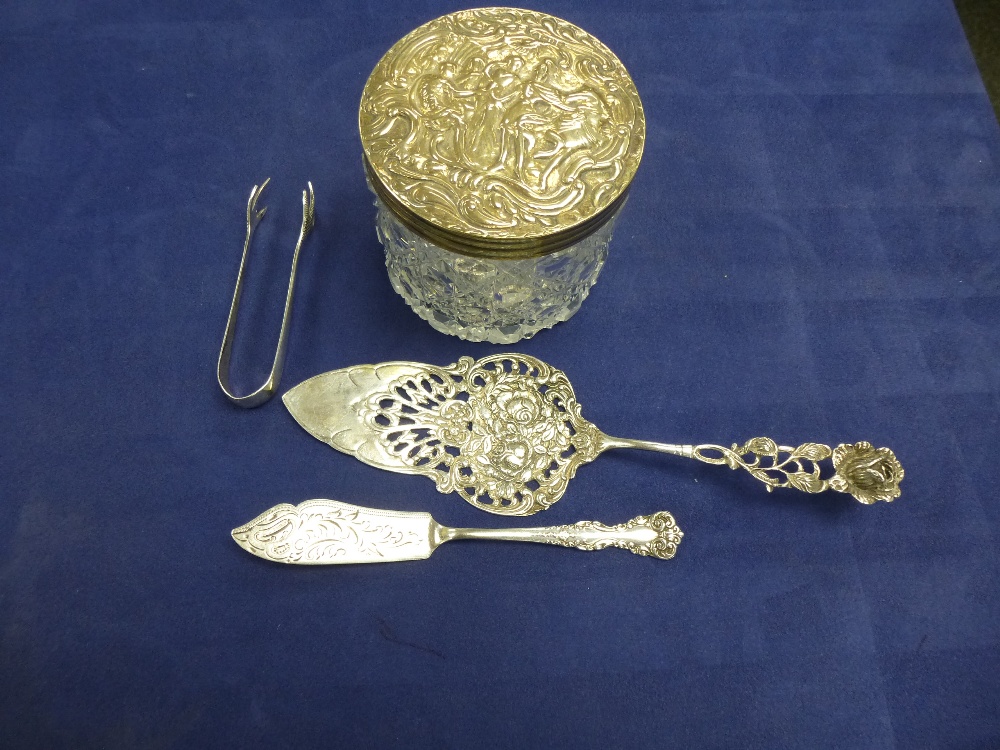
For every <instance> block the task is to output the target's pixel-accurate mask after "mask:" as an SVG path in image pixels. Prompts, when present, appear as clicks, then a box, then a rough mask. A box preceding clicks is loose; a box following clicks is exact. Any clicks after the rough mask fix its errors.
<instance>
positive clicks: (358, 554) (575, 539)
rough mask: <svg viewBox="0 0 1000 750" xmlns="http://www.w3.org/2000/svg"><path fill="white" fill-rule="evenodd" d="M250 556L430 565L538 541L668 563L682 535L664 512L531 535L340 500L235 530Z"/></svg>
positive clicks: (286, 508) (311, 503)
mask: <svg viewBox="0 0 1000 750" xmlns="http://www.w3.org/2000/svg"><path fill="white" fill-rule="evenodd" d="M232 536H233V539H234V540H235V541H236V543H237V544H238V545H240V546H241V547H242V548H243V549H245V550H246V551H247V552H249V553H251V554H253V555H257V557H262V558H264V559H265V560H272V561H274V562H281V563H291V564H293V565H346V564H348V563H374V562H399V561H403V560H425V559H426V558H428V557H430V556H431V554H432V553H433V552H434V550H435V549H437V548H438V547H439V546H440V545H442V544H444V543H445V542H450V541H453V540H457V539H492V540H497V541H508V542H537V543H540V544H556V545H559V546H562V547H576V548H577V549H581V550H598V549H604V548H605V547H620V548H622V549H627V550H629V551H630V552H634V553H635V554H637V555H642V556H647V555H648V556H651V557H657V558H659V559H661V560H669V559H670V558H672V557H673V556H674V554H675V553H676V552H677V545H679V544H680V542H681V538H682V537H683V536H684V535H683V533H682V532H681V530H680V529H679V528H678V527H677V523H676V522H675V521H674V517H673V516H672V515H670V514H669V513H667V512H666V511H660V512H658V513H654V514H652V515H649V516H638V517H636V518H633V519H632V520H631V521H628V522H626V523H622V524H618V525H617V526H605V525H604V524H602V523H598V522H596V521H580V522H579V523H575V524H569V525H566V526H545V527H539V528H527V529H510V528H508V529H453V528H450V527H448V526H442V525H441V524H439V523H437V522H436V521H435V520H434V519H433V518H432V517H431V515H430V514H429V513H412V512H408V511H391V510H376V509H374V508H362V507H359V506H357V505H350V504H349V503H342V502H340V501H338V500H307V501H306V502H304V503H299V504H298V505H290V504H288V503H283V504H281V505H276V506H274V507H273V508H271V509H270V510H268V511H265V512H264V513H261V514H260V515H259V516H257V517H256V518H255V519H253V520H252V521H250V522H249V523H247V524H244V525H243V526H240V527H239V528H236V529H233V531H232Z"/></svg>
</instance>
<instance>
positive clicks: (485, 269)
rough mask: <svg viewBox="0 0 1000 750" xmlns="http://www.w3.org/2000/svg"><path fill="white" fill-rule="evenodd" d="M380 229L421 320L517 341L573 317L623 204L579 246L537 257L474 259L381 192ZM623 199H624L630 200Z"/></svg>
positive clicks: (475, 337)
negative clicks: (400, 211)
mask: <svg viewBox="0 0 1000 750" xmlns="http://www.w3.org/2000/svg"><path fill="white" fill-rule="evenodd" d="M375 205H376V207H377V208H378V218H377V220H376V230H377V233H378V238H379V240H380V241H381V242H382V245H383V247H384V248H385V265H386V268H387V269H388V270H389V280H390V281H391V282H392V286H393V288H394V289H395V290H396V291H397V292H398V293H399V294H400V296H402V298H403V299H405V300H406V302H407V304H408V305H409V306H410V307H412V308H413V310H414V312H416V313H417V315H419V316H420V317H421V318H423V319H424V320H426V321H427V322H428V323H430V324H431V326H433V327H434V328H436V329H437V330H439V331H441V332H442V333H448V334H451V335H453V336H458V337H459V338H462V339H465V340H467V341H489V342H491V343H493V344H512V343H514V342H515V341H520V340H521V339H526V338H530V337H531V336H533V335H535V334H536V333H538V331H540V330H542V329H543V328H551V327H552V326H554V325H555V324H556V323H559V322H561V321H564V320H568V319H569V318H570V317H572V315H573V314H574V313H575V312H576V311H577V310H579V309H580V305H581V304H582V303H583V300H585V299H586V298H587V294H588V293H589V292H590V288H591V287H592V286H593V285H594V282H596V281H597V275H598V274H599V273H600V271H601V268H602V267H603V266H604V261H605V260H607V257H608V244H609V243H610V242H611V234H612V232H613V230H614V224H615V220H616V219H617V218H618V213H619V212H620V211H621V207H619V208H618V209H617V210H616V211H615V215H614V216H612V217H611V218H610V219H609V220H608V221H607V222H606V223H605V224H604V225H603V226H601V227H600V228H599V229H598V230H597V231H595V232H594V233H593V234H591V235H589V236H587V237H585V238H584V239H582V240H580V241H579V242H577V243H576V244H574V245H570V246H569V247H566V248H564V249H562V250H558V251H556V252H554V253H549V254H548V255H541V256H538V257H534V258H518V259H509V260H508V259H499V258H473V257H469V256H466V255H462V254H461V253H456V252H453V251H451V250H447V249H445V248H442V247H439V246H438V245H435V244H433V243H431V242H429V241H427V240H425V239H424V238H423V237H421V236H420V235H419V234H417V233H416V232H414V231H413V230H411V229H410V228H409V227H407V226H406V225H404V224H403V223H402V222H400V220H399V219H398V218H397V217H396V215H395V214H394V213H393V212H392V211H391V210H390V209H388V208H387V207H386V206H385V204H383V203H382V201H381V200H379V199H378V198H377V197H376V199H375ZM623 205H624V204H623Z"/></svg>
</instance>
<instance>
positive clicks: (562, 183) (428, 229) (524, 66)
mask: <svg viewBox="0 0 1000 750" xmlns="http://www.w3.org/2000/svg"><path fill="white" fill-rule="evenodd" d="M358 119H359V126H360V130H361V144H362V147H363V149H364V154H365V168H366V170H367V172H368V178H369V181H370V183H371V185H372V187H373V189H374V190H375V192H376V193H377V194H378V195H379V197H380V198H381V199H382V201H383V202H384V203H385V204H386V205H387V206H388V207H389V208H390V209H391V210H392V211H393V212H394V213H396V214H397V215H398V216H399V217H400V218H401V219H402V220H403V221H404V222H405V223H407V224H408V225H410V226H411V227H412V228H413V229H415V230H416V231H417V232H419V233H420V234H422V235H424V236H425V237H427V238H428V239H429V240H431V241H432V242H435V243H436V244H439V245H441V246H443V247H447V248H449V249H452V250H457V251H459V252H463V253H466V254H469V255H477V256H488V257H497V256H499V257H518V256H526V255H541V254H544V253H548V252H552V251H554V250H558V249H560V248H563V247H566V246H568V245H571V244H573V243H574V242H577V241H578V240H580V239H582V238H583V237H585V236H586V235H588V234H590V233H591V232H593V231H594V230H595V229H597V228H598V227H600V226H601V225H602V224H603V223H604V222H605V221H607V219H608V218H610V217H611V216H612V215H613V214H614V212H615V210H616V209H617V208H618V207H619V206H620V205H621V203H622V202H623V201H624V199H625V195H626V193H627V190H628V187H629V185H630V184H631V182H632V178H633V177H634V176H635V173H636V170H637V169H638V167H639V161H640V159H641V157H642V148H643V142H644V140H645V131H646V128H645V117H644V115H643V110H642V102H641V101H640V99H639V94H638V92H637V91H636V89H635V85H634V84H633V82H632V79H631V77H630V76H629V74H628V71H626V70H625V66H624V65H622V63H621V61H619V60H618V58H617V57H615V55H614V53H613V52H611V50H609V49H608V48H607V47H606V46H604V45H603V44H602V43H601V42H600V41H598V40H597V39H596V38H595V37H593V36H591V35H590V34H588V33H587V32H585V31H583V30H582V29H580V28H578V27H577V26H574V25H573V24H571V23H569V22H567V21H563V20H561V19H559V18H556V17H554V16H550V15H547V14H544V13H538V12H535V11H530V10H520V9H516V8H480V9H476V10H466V11H459V12H457V13H450V14H448V15H446V16H442V17H440V18H437V19H435V20H433V21H430V22H429V23H426V24H424V25H423V26H420V27H419V28H417V29H415V30H414V31H412V32H411V33H409V34H408V35H406V36H405V37H403V39H401V40H400V41H399V42H397V43H396V44H395V45H393V47H392V48H391V49H390V50H389V51H388V52H387V53H386V54H385V56H384V57H383V58H382V59H381V60H380V61H379V63H378V64H377V65H376V66H375V69H374V70H373V71H372V74H371V76H370V77H369V79H368V82H367V83H366V84H365V88H364V92H363V94H362V96H361V107H360V111H359V118H358Z"/></svg>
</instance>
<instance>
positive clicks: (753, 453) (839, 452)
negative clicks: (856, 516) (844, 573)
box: [692, 437, 904, 505]
mask: <svg viewBox="0 0 1000 750" xmlns="http://www.w3.org/2000/svg"><path fill="white" fill-rule="evenodd" d="M692 456H693V457H694V458H697V459H698V460H699V461H703V462H704V463H707V464H714V465H723V464H724V465H726V466H728V467H729V468H730V469H745V470H746V471H747V472H749V473H750V475H751V476H753V477H754V478H756V479H758V480H760V481H761V482H763V483H764V485H765V486H766V487H767V491H768V492H770V491H771V490H773V489H774V488H775V487H793V488H794V489H797V490H801V491H802V492H808V493H817V492H823V491H825V490H828V489H832V490H835V491H837V492H845V493H848V494H850V495H851V496H852V497H854V499H856V500H857V501H858V502H861V503H864V504H865V505H871V504H872V503H875V502H877V501H879V500H884V501H886V502H891V501H892V500H894V499H896V498H897V497H899V495H900V490H899V483H900V482H901V481H902V480H903V475H904V472H903V467H902V465H901V464H900V463H899V461H898V460H897V459H896V456H895V454H894V453H893V452H892V451H891V450H890V449H888V448H875V447H873V446H872V445H871V443H867V442H858V443H854V444H853V445H851V444H841V445H838V446H837V448H836V449H831V448H830V446H828V445H822V444H821V443H803V444H802V445H800V446H798V447H797V448H792V447H790V446H786V445H778V444H777V443H775V442H774V441H773V440H771V439H770V438H766V437H757V438H753V439H751V440H748V441H747V442H745V443H743V444H742V445H739V444H737V443H733V444H732V446H731V447H729V448H725V447H723V446H721V445H697V446H694V450H693V452H692ZM828 458H830V459H832V464H833V469H834V473H833V476H831V477H828V478H825V479H824V478H823V477H822V476H821V472H822V465H821V462H822V461H825V460H826V459H828Z"/></svg>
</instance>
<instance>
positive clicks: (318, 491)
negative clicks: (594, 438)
mask: <svg viewBox="0 0 1000 750" xmlns="http://www.w3.org/2000/svg"><path fill="white" fill-rule="evenodd" d="M144 5H145V7H142V8H140V7H135V6H134V4H128V3H113V2H89V3H83V2H78V1H76V0H66V1H65V2H47V3H44V2H43V3H39V2H29V1H27V0H16V1H14V2H6V3H4V4H3V6H2V7H0V61H2V64H0V232H2V234H0V281H2V284H3V286H2V294H0V323H2V325H0V361H2V365H3V373H4V385H3V388H2V390H0V414H2V415H3V418H4V419H3V430H2V431H0V493H2V496H0V746H2V747H9V748H15V747H17V748H20V747H44V748H58V747H74V748H82V747H101V748H131V747H157V748H172V747H178V748H179V747H231V746H237V745H250V746H262V745H264V744H268V745H271V746H275V747H292V746H301V747H311V746H325V747H331V746H332V747H359V748H360V747H380V748H381V747H393V746H407V747H420V746H427V747H527V746H539V747H541V746H545V747H567V748H568V747H598V746H604V747H608V746H612V747H613V746H619V747H621V746H626V745H630V744H631V745H638V746H644V747H671V746H674V745H678V746H680V745H684V746H693V747H789V748H802V747H837V748H890V747H900V748H904V747H905V748H910V747H920V748H927V747H934V748H937V747H962V748H974V747H984V748H995V747H1000V557H998V549H997V541H998V536H1000V501H998V500H997V491H996V487H997V484H998V481H1000V475H998V471H997V445H998V437H1000V430H998V420H1000V253H998V250H1000V128H998V125H997V122H996V121H995V119H994V118H993V114H992V112H991V110H990V105H989V102H988V100H987V98H986V95H985V93H984V91H983V88H982V85H981V82H980V79H979V77H978V74H977V71H976V69H975V66H974V63H973V60H972V57H971V54H970V52H969V49H968V47H967V45H966V42H965V40H964V37H963V35H962V31H961V28H960V25H959V22H958V19H957V17H956V15H955V12H954V9H953V7H952V5H951V3H950V2H948V0H884V1H883V2H881V3H871V2H868V1H867V0H828V2H823V3H813V2H807V1H806V0H801V1H800V2H793V1H792V0H769V1H768V0H757V1H755V2H748V1H747V0H716V1H714V2H709V1H708V0H682V1H678V2H669V3H659V2H651V1H644V0H631V1H627V2H619V3H615V2H600V1H598V0H594V1H589V0H588V1H584V0H581V1H580V2H568V1H553V2H547V3H545V2H542V3H529V4H528V7H532V8H536V9H538V10H543V11H546V12H550V13H553V14H555V15H558V16H560V17H563V18H566V19H567V20H570V21H572V22H574V23H576V24H578V25H580V26H582V27H583V28H585V29H587V30H588V31H590V32H591V33H593V34H595V35H596V36H598V37H599V38H600V39H601V40H602V41H604V42H605V43H606V44H608V46H610V47H611V48H612V49H613V50H615V52H616V53H617V54H618V56H619V57H620V58H621V59H622V61H623V62H624V63H625V65H626V66H627V67H628V69H629V70H630V72H631V73H632V75H633V78H634V79H635V82H636V85H637V87H638V89H639V92H640V94H641V96H642V98H643V101H644V104H645V109H646V116H647V120H648V130H649V132H648V140H647V144H646V153H645V157H644V160H643V164H642V166H641V168H640V171H639V174H638V176H637V178H636V181H635V183H634V187H633V190H632V193H631V198H630V202H629V205H628V206H627V207H626V209H625V211H624V213H623V215H622V218H621V220H620V223H619V225H618V229H617V233H616V238H615V242H614V243H613V246H612V252H611V257H610V260H609V262H608V264H607V266H606V268H605V270H604V272H603V275H602V277H601V279H600V281H599V283H598V284H597V286H596V287H595V289H594V291H593V293H592V295H591V297H590V299H588V301H587V302H586V303H585V304H584V305H583V308H582V309H581V311H580V312H579V314H577V315H576V317H574V318H573V319H572V320H570V321H568V322H567V323H564V324H560V325H559V326H557V327H556V328H554V329H553V330H551V331H545V332H542V333H540V334H539V335H538V336H536V337H535V338H534V339H533V340H531V341H527V342H523V343H522V344H520V345H517V346H513V347H502V348H501V347H493V346H490V345H485V344H469V343H465V342H462V341H459V340H458V339H454V338H450V337H446V336H443V335H441V334H439V333H436V332H435V331H433V330H431V329H430V328H429V327H428V326H427V325H426V324H425V323H424V322H423V321H421V320H420V319H418V318H417V316H416V315H414V314H413V313H412V312H411V311H410V310H409V309H408V308H407V307H406V305H405V304H404V303H403V301H402V300H401V299H400V298H399V297H397V296H396V295H395V294H394V293H393V291H392V289H391V287H390V285H389V282H388V279H387V277H386V274H385V269H384V266H383V259H382V256H381V249H380V246H379V245H378V242H377V240H376V237H375V233H374V209H373V208H372V206H371V198H370V196H369V194H368V193H367V190H366V188H365V184H364V176H363V173H362V169H361V151H360V143H359V139H358V136H357V133H356V113H357V105H358V101H359V98H360V94H361V89H362V86H363V85H364V82H365V79H366V78H367V75H368V73H369V72H370V71H371V69H372V67H373V66H374V64H375V62H376V61H377V60H378V59H379V57H380V56H381V55H382V54H383V53H384V52H385V51H386V50H387V49H388V48H389V46H390V45H391V44H392V43H393V42H395V41H396V40H397V39H398V38H400V37H401V36H403V35H404V34H405V33H406V32H408V31H410V30H411V29H413V28H414V27H416V26H417V25H419V24H420V23H423V22H425V21H427V20H430V19H431V18H433V17H435V16H437V15H440V14H442V13H444V12H448V11H450V10H454V9H456V6H450V5H448V4H446V3H442V2H431V1H430V0H428V1H425V2H412V3H409V4H407V5H405V6H403V5H400V6H398V7H393V6H390V5H378V4H375V3H369V2H354V3H343V4H341V3H323V2H316V1H310V2H301V1H298V2H273V3H242V2H241V3H234V2H224V3H193V2H183V1H176V2H161V3H146V4H144ZM268 175H271V176H272V177H273V178H274V179H273V181H272V184H271V186H270V187H269V188H268V192H267V193H266V194H265V196H264V201H263V202H264V203H265V204H266V205H268V206H269V207H270V208H269V214H268V218H267V220H265V221H264V222H263V224H262V225H261V227H260V229H259V230H258V237H257V244H256V245H255V248H254V249H255V250H256V253H255V254H254V255H253V257H252V259H251V271H250V277H249V279H248V285H249V287H248V291H247V295H246V296H245V298H244V313H245V314H244V316H243V317H242V319H241V336H240V339H239V341H238V344H237V350H236V353H235V357H234V362H233V368H234V379H235V381H236V383H237V385H239V386H241V387H243V388H244V389H247V388H250V387H252V386H255V385H257V384H258V383H259V382H261V381H262V380H263V379H264V376H265V374H266V372H267V370H268V368H269V365H270V362H269V359H270V356H271V354H272V353H273V346H274V342H275V339H276V335H277V328H278V323H279V321H280V308H281V303H282V300H283V294H284V287H285V283H286V280H287V269H288V263H289V261H290V257H291V250H292V247H293V245H294V241H295V236H296V234H297V232H298V222H299V217H300V211H301V208H300V204H299V201H300V195H301V190H302V189H303V188H304V187H305V183H306V181H307V180H312V182H313V184H314V185H315V188H316V201H317V216H318V224H317V230H316V232H315V234H314V235H313V237H312V238H311V239H310V240H309V241H308V243H307V244H306V246H305V249H304V251H303V256H302V261H301V265H300V269H299V272H300V282H299V283H300V286H299V289H298V293H297V298H296V304H295V310H294V318H293V328H292V331H291V343H290V348H289V355H288V362H287V367H286V371H285V378H284V381H283V386H284V387H286V388H287V387H290V386H292V385H294V384H296V383H298V382H300V381H301V380H303V379H305V378H307V377H310V376H312V375H315V374H317V373H319V372H323V371H326V370H330V369H334V368H338V367H345V366H348V365H352V364H358V363H364V362H378V361H384V360H394V359H405V360H418V361H425V362H432V363H437V364H448V363H450V362H453V361H455V360H456V359H457V358H458V357H459V356H462V355H465V354H470V355H473V356H483V355H486V354H489V353H495V352H499V351H504V350H508V349H510V350H515V351H522V352H525V353H528V354H532V355H535V356H538V357H540V358H542V359H544V360H546V361H548V362H550V363H552V364H553V365H555V366H557V367H560V368H562V369H564V370H565V371H566V372H567V373H568V374H569V376H570V379H571V381H572V382H573V384H574V386H575V388H576V391H577V395H578V397H579V399H580V401H581V403H582V404H583V406H584V416H586V417H588V418H589V419H591V420H592V421H594V422H595V423H596V424H597V425H599V426H600V427H602V428H603V429H605V430H606V431H608V432H610V433H612V434H618V435H622V436H630V437H646V438H650V439H659V440H664V441H669V442H716V441H717V442H722V443H728V442H730V441H740V440H744V439H747V438H750V437H753V436H755V435H768V436H772V437H774V438H776V439H778V440H780V441H781V442H783V443H786V444H793V445H794V444H798V443H799V442H804V441H809V440H814V441H819V442H825V443H832V444H836V443H839V442H847V441H854V440H869V441H871V442H873V443H875V444H876V445H887V446H891V447H892V448H893V449H894V450H895V451H896V453H897V455H898V456H899V457H900V459H901V461H902V462H903V464H904V466H905V468H906V479H905V481H904V483H903V497H902V498H901V499H900V500H898V501H896V502H895V503H893V504H891V505H886V504H880V505H879V506H877V507H862V506H860V505H859V504H857V503H855V502H854V501H852V500H851V499H850V498H847V497H846V496H844V495H836V494H829V495H822V496H816V497H807V496H803V495H801V494H799V493H796V492H792V491H785V492H775V493H773V494H770V495H769V494H767V493H766V492H764V491H763V488H762V486H761V485H759V484H757V483H756V482H755V481H754V480H753V479H752V478H750V477H748V476H746V475H741V474H737V473H735V472H730V471H728V470H725V469H723V468H718V467H710V466H705V465H701V464H697V463H695V462H689V461H685V460H683V459H680V458H671V457H666V456H657V455H645V454H639V453H635V452H617V453H610V454H607V455H605V456H603V457H601V458H600V459H598V460H597V461H596V462H595V463H593V464H592V465H589V466H586V467H584V468H583V469H581V471H580V473H579V475H578V476H577V478H576V479H574V480H573V481H572V482H571V484H570V488H569V492H568V493H567V495H566V497H565V498H564V499H563V500H562V501H561V502H559V503H558V504H557V505H556V506H554V507H553V508H552V509H551V510H549V511H547V512H545V513H543V514H540V515H538V516H535V517H533V518H532V519H531V520H530V521H520V522H519V521H517V520H514V521H508V519H502V518H498V517H492V516H487V515H485V514H483V513H480V512H479V511H476V510H475V509H473V508H472V507H470V506H468V505H466V504H465V503H463V502H462V501H461V500H460V499H459V498H457V497H456V496H446V495H440V494H438V493H437V492H436V491H435V489H434V486H433V484H432V483H431V482H429V481H428V480H426V479H423V478H415V477H407V476H400V475H394V474H390V473H387V472H381V471H378V470H376V469H373V468H370V467H367V466H365V465H363V464H360V463H358V462H356V461H354V460H353V459H351V458H349V457H348V456H345V455H341V454H339V453H336V452H335V451H332V450H331V449H330V448H328V447H326V446H324V445H322V444H321V443H319V442H318V441H316V440H314V439H313V438H311V437H309V436H308V435H307V434H306V433H305V432H304V431H302V430H301V429H300V428H299V427H298V426H297V425H296V424H295V423H294V421H293V420H292V418H291V417H290V416H289V415H288V414H287V413H286V412H285V410H284V409H283V408H282V406H281V405H280V403H279V402H277V401H274V402H272V403H270V404H268V405H266V406H264V407H262V408H261V409H258V410H255V411H249V412H246V411H241V410H238V409H235V408H234V407H231V406H230V405H229V404H228V403H227V402H226V401H225V400H224V398H223V397H222V394H221V393H220V392H219V389H218V388H217V386H216V385H215V382H214V366H215V357H216V356H217V351H218V346H219V343H220V340H221V335H222V329H223V324H224V321H225V316H226V313H227V311H228V305H229V296H230V294H231V292H232V286H233V283H234V281H235V274H236V269H237V264H238V260H239V251H240V247H241V242H242V238H243V214H244V206H245V201H246V197H247V195H248V193H249V190H250V187H251V186H252V185H253V184H254V183H257V182H260V181H261V180H262V179H263V178H264V177H266V176H268ZM314 497H333V498H338V499H342V500H346V501H348V502H356V503H360V504H366V505H372V506H376V507H386V508H396V509H404V510H426V511H430V512H432V513H433V514H434V516H435V518H437V520H438V521H440V522H442V523H445V524H448V525H453V526H476V525H481V526H502V525H506V524H508V523H512V524H517V523H523V524H530V525H535V522H536V521H537V522H538V523H539V524H561V523H569V522H573V521H576V520H580V519H598V520H601V521H605V522H608V523H619V522H622V521H625V520H627V519H629V518H631V517H632V516H635V515H638V514H640V513H648V512H652V511H655V510H659V509H667V510H670V511H672V512H673V513H674V514H675V516H676V518H677V520H678V522H679V524H680V525H681V527H682V528H683V529H684V531H685V533H686V537H685V539H684V543H683V544H682V545H681V548H680V550H679V552H678V555H677V557H676V559H674V560H673V561H671V562H660V561H655V560H649V559H640V558H638V557H635V556H633V555H629V554H627V553H624V552H621V551H614V550H612V551H606V552H601V553H586V554H585V553H582V552H576V551H573V550H564V549H558V548H549V547H543V546H533V545H515V544H489V543H464V544H461V545H460V544H454V545H448V546H447V547H444V548H442V549H440V550H439V551H438V552H436V553H435V555H434V557H432V558H431V559H429V560H426V561H422V562H413V563H403V564H397V565H381V566H378V565H376V566H353V567H351V566H348V567H342V568H317V569H311V568H295V567H289V566H280V565H274V564H268V563H266V562H264V561H261V560H258V559H256V558H253V557H251V556H249V555H247V554H246V553H245V552H243V551H242V550H240V549H239V548H238V547H237V546H236V545H235V544H233V542H232V541H231V540H230V538H229V530H230V529H232V528H233V527H234V526H237V525H239V524H241V523H243V522H245V521H247V520H249V519H251V518H252V517H254V516H255V515H257V514H258V513H259V512H261V511H263V510H265V509H266V508H268V507H270V506H271V505H274V504H276V503H278V502H299V501H301V500H305V499H309V498H314Z"/></svg>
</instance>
